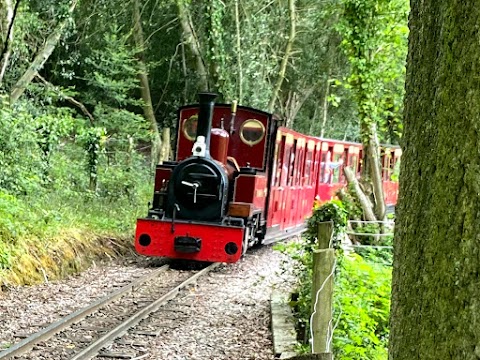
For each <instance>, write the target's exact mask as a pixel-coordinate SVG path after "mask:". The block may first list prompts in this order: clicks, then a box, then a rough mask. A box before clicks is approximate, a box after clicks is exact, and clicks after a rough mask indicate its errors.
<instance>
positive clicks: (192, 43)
mask: <svg viewBox="0 0 480 360" xmlns="http://www.w3.org/2000/svg"><path fill="white" fill-rule="evenodd" d="M177 7H178V17H179V19H180V24H181V26H182V30H183V36H184V38H185V42H186V43H187V44H188V46H189V48H190V51H191V52H192V54H193V57H194V58H195V63H196V67H197V75H198V90H199V91H207V90H208V74H207V69H206V67H205V64H204V62H203V58H202V55H201V52H200V46H199V44H198V40H197V37H196V36H195V31H194V28H193V24H192V21H191V19H190V16H189V13H188V9H187V7H186V5H185V0H177Z"/></svg>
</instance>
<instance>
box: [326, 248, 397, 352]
mask: <svg viewBox="0 0 480 360" xmlns="http://www.w3.org/2000/svg"><path fill="white" fill-rule="evenodd" d="M373 260H374V261H372V257H370V259H365V258H363V257H361V256H359V255H350V256H345V257H343V258H341V260H340V261H339V262H338V264H337V266H338V268H339V271H338V274H337V276H336V278H335V287H334V292H335V294H334V296H335V309H334V319H335V320H334V322H335V323H336V324H337V326H336V328H335V330H334V333H333V346H334V351H335V358H337V359H345V360H346V359H348V360H365V359H371V360H386V359H387V344H388V333H389V331H388V321H389V314H390V290H391V276H392V275H391V274H392V273H391V267H388V266H385V265H382V264H381V263H378V262H377V261H376V259H375V257H373Z"/></svg>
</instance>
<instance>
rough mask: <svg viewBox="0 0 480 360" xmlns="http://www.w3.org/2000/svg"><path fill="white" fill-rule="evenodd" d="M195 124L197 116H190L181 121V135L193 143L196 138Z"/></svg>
mask: <svg viewBox="0 0 480 360" xmlns="http://www.w3.org/2000/svg"><path fill="white" fill-rule="evenodd" d="M197 123H198V115H197V114H195V115H192V116H190V117H189V118H188V119H185V120H184V121H183V126H182V131H183V135H185V137H186V138H187V139H188V140H190V141H195V137H196V136H197Z"/></svg>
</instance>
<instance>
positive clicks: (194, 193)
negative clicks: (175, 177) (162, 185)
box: [182, 181, 200, 204]
mask: <svg viewBox="0 0 480 360" xmlns="http://www.w3.org/2000/svg"><path fill="white" fill-rule="evenodd" d="M182 184H183V185H186V186H190V187H192V188H193V203H194V204H196V203H197V189H198V187H199V186H200V185H199V184H198V183H193V184H192V183H191V182H188V181H182Z"/></svg>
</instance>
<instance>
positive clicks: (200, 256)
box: [135, 219, 244, 262]
mask: <svg viewBox="0 0 480 360" xmlns="http://www.w3.org/2000/svg"><path fill="white" fill-rule="evenodd" d="M171 229H172V221H171V220H169V221H163V220H154V219H138V220H137V230H136V233H135V249H136V251H137V252H138V253H139V254H142V255H149V256H166V257H168V258H176V259H187V260H196V261H211V262H236V261H237V260H238V259H239V258H240V256H241V254H242V240H243V235H244V230H243V228H240V227H227V226H218V225H213V224H207V223H205V224H199V223H196V224H193V223H191V222H187V221H180V220H176V221H175V231H174V233H172V232H171ZM142 234H148V235H150V237H151V239H152V242H151V244H150V245H149V246H146V247H145V246H141V245H140V244H139V243H138V239H139V237H140V235H142ZM177 236H191V237H197V238H201V239H202V247H201V251H200V252H198V253H193V254H188V253H182V252H177V251H175V249H174V248H173V241H174V239H175V237H177ZM229 242H234V243H235V244H236V245H237V247H238V251H237V253H236V254H235V255H228V254H226V253H225V245H226V244H227V243H229Z"/></svg>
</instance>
